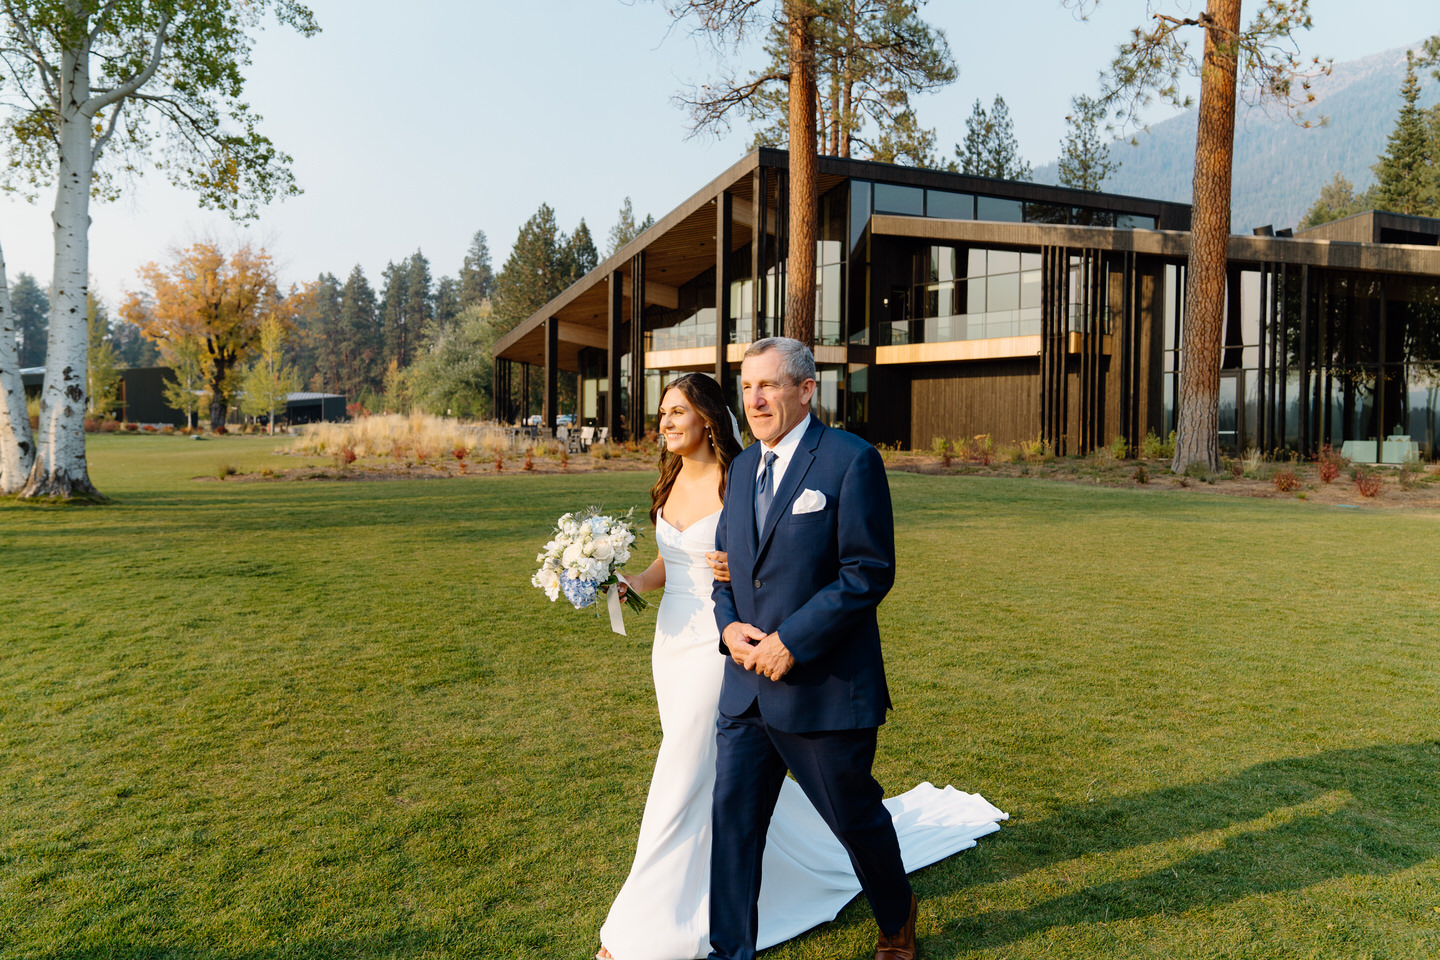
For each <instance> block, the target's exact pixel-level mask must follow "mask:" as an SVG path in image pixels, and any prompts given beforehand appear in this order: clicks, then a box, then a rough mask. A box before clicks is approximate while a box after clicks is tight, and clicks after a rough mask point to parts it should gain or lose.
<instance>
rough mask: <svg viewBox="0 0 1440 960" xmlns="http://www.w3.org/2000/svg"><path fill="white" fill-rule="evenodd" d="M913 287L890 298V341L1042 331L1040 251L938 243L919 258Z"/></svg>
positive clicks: (887, 332)
mask: <svg viewBox="0 0 1440 960" xmlns="http://www.w3.org/2000/svg"><path fill="white" fill-rule="evenodd" d="M914 263H915V266H914V278H913V283H912V286H911V288H910V289H909V290H908V291H906V290H903V289H897V290H893V291H892V295H891V297H890V298H887V300H886V305H887V309H889V310H890V319H891V321H892V322H891V323H888V324H886V327H885V336H886V337H887V339H886V341H885V342H887V343H890V344H901V343H942V342H947V341H954V340H979V339H986V338H994V337H1017V336H1032V335H1038V334H1039V333H1040V291H1041V284H1040V255H1039V254H1038V253H1028V252H1026V253H1022V252H1020V251H1016V250H1003V249H992V248H986V247H971V246H965V245H950V244H937V245H934V246H929V247H925V248H922V250H921V251H919V252H917V253H916V255H915V258H914Z"/></svg>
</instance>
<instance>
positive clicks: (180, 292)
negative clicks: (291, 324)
mask: <svg viewBox="0 0 1440 960" xmlns="http://www.w3.org/2000/svg"><path fill="white" fill-rule="evenodd" d="M139 273H140V278H141V279H142V280H143V281H144V283H145V287H146V289H144V290H143V291H140V292H131V293H130V294H129V295H128V296H127V297H126V299H125V302H124V304H123V305H122V306H121V307H120V315H121V316H122V317H124V318H125V319H126V320H128V321H129V322H130V323H133V324H135V325H136V326H137V327H139V328H140V332H141V333H142V334H144V335H145V336H146V337H148V338H149V339H151V340H154V341H156V342H157V343H160V344H162V345H171V344H180V343H183V342H185V341H193V342H195V343H198V344H199V345H200V346H201V351H202V355H203V357H204V360H205V381H206V384H207V389H208V393H209V396H210V427H211V429H216V428H218V427H221V426H223V425H224V424H225V411H226V408H227V406H228V404H229V399H230V394H231V393H232V391H233V389H234V384H233V383H232V381H233V379H234V378H233V376H232V374H234V373H236V372H237V368H238V364H239V363H240V362H241V361H242V360H244V359H245V357H246V356H247V355H248V354H249V353H250V352H251V350H252V349H254V347H255V345H256V344H257V343H258V342H259V338H260V326H261V323H262V322H263V321H264V320H265V318H266V317H267V316H272V315H279V314H281V313H282V312H283V311H284V302H283V300H282V298H281V296H280V290H279V287H278V286H277V285H276V283H275V267H274V263H273V262H272V260H271V258H270V254H268V253H266V252H265V250H264V249H263V248H256V247H252V246H250V245H249V244H245V245H244V246H241V247H239V248H238V249H236V250H235V251H233V252H232V253H230V254H228V255H227V254H226V253H225V252H224V251H223V250H222V249H221V248H220V246H219V245H218V244H215V243H209V242H205V243H196V244H192V245H191V246H189V247H187V248H186V249H184V250H180V251H177V252H176V254H175V257H174V260H173V261H172V262H171V263H170V264H169V265H168V266H166V267H161V266H158V265H157V264H155V263H148V264H146V265H145V266H143V267H141V268H140V271H139Z"/></svg>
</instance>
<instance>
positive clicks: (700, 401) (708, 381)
mask: <svg viewBox="0 0 1440 960" xmlns="http://www.w3.org/2000/svg"><path fill="white" fill-rule="evenodd" d="M671 390H679V391H680V393H681V394H682V395H684V397H685V399H686V400H688V401H690V406H691V407H692V408H694V410H695V412H696V413H698V414H700V419H702V420H704V421H705V426H706V427H707V428H708V429H709V433H710V445H711V447H712V448H713V449H714V451H715V457H716V459H718V460H719V461H720V499H721V500H722V501H723V500H724V499H725V474H726V472H727V471H728V470H729V469H730V461H731V460H734V459H735V457H736V456H738V455H739V453H740V441H739V440H737V439H736V438H735V428H734V427H733V426H732V425H731V423H730V408H729V407H728V406H726V405H725V392H724V391H723V390H721V389H720V384H718V383H716V382H715V380H713V379H712V378H710V377H708V376H706V375H705V374H703V373H687V374H685V375H684V376H683V377H676V378H675V379H674V380H671V381H670V382H669V383H667V384H666V385H665V389H664V390H662V391H660V402H661V403H664V402H665V394H667V393H669V392H670V391H671ZM683 464H684V458H683V457H680V456H678V455H676V454H673V453H671V452H670V451H669V450H661V451H660V479H659V480H656V481H655V486H653V487H651V488H650V525H651V526H654V525H655V520H656V518H657V517H658V516H659V514H660V508H661V507H663V506H664V505H665V501H666V500H668V499H669V497H670V488H671V487H673V486H675V478H676V477H677V476H679V475H680V467H681V466H682V465H683Z"/></svg>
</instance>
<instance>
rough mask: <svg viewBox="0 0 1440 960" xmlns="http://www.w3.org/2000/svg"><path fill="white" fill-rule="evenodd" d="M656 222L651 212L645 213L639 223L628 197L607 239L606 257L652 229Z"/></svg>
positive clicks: (611, 255) (613, 254)
mask: <svg viewBox="0 0 1440 960" xmlns="http://www.w3.org/2000/svg"><path fill="white" fill-rule="evenodd" d="M654 224H655V218H654V217H652V216H650V215H649V214H646V215H645V219H644V220H643V221H641V222H638V223H637V222H636V220H635V208H634V207H633V206H632V205H631V203H630V198H629V197H626V198H625V202H624V203H623V204H621V205H620V212H619V214H617V215H616V217H615V226H613V227H611V228H610V235H609V237H608V239H607V240H606V249H605V256H606V258H607V259H608V258H610V257H613V256H615V252H616V251H617V250H619V249H620V248H621V247H623V246H625V244H627V243H629V242H630V241H631V240H634V239H635V238H636V237H638V236H640V234H642V233H644V232H645V231H646V230H648V229H650V227H652V226H654Z"/></svg>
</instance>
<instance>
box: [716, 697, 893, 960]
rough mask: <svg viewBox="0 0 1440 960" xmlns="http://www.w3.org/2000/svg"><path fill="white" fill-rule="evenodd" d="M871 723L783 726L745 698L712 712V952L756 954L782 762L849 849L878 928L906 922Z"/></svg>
mask: <svg viewBox="0 0 1440 960" xmlns="http://www.w3.org/2000/svg"><path fill="white" fill-rule="evenodd" d="M876 732H877V730H876V728H875V727H867V728H862V729H858V730H835V731H826V732H821V733H787V732H785V731H782V730H776V729H774V728H773V727H770V726H768V725H767V724H766V723H765V718H764V717H762V716H761V715H760V710H759V707H758V705H756V704H754V703H752V704H751V705H750V708H749V709H747V710H745V711H744V712H743V713H742V714H741V715H740V716H738V717H732V716H727V715H726V714H725V713H723V712H722V713H721V714H720V718H719V722H718V723H717V725H716V740H717V743H718V745H719V756H718V757H717V762H716V776H715V797H714V806H713V808H712V818H711V819H712V823H713V825H714V843H713V845H712V852H711V859H710V949H711V953H710V957H711V958H712V960H751V958H753V957H754V956H755V938H756V935H757V933H758V925H759V920H758V914H759V911H758V908H757V899H758V897H759V893H760V868H761V860H762V856H763V854H764V850H765V834H766V831H767V830H768V829H769V826H770V817H771V815H772V814H773V813H774V812H775V802H776V800H777V799H778V798H779V796H780V784H781V781H783V780H784V779H785V771H786V770H787V769H788V770H789V771H790V772H791V773H793V774H794V775H795V781H796V783H798V784H799V785H800V788H801V789H802V790H804V791H805V796H807V797H808V798H809V799H810V802H811V803H813V804H814V805H815V809H816V810H817V811H818V812H819V813H820V816H821V818H823V819H824V821H825V823H826V824H828V825H829V827H830V829H831V830H832V831H834V833H835V836H836V838H837V839H839V841H840V843H841V845H842V846H843V847H844V848H845V851H846V853H848V854H849V855H850V862H851V864H853V865H854V867H855V875H856V877H857V878H858V879H859V880H860V886H861V888H862V889H863V890H864V891H865V896H866V897H867V898H868V899H869V900H870V907H871V909H872V910H873V911H874V912H875V921H876V923H878V924H879V926H880V929H881V930H884V931H886V932H887V933H891V934H893V933H896V932H898V931H899V930H900V928H901V927H903V926H904V925H905V921H906V919H907V918H908V916H909V912H910V896H911V894H910V881H909V880H908V879H907V878H906V876H905V866H904V863H903V862H902V860H901V858H900V843H899V841H898V840H897V839H896V837H895V825H894V823H893V822H892V821H891V819H890V811H889V810H887V809H886V808H885V804H884V803H883V802H882V800H883V797H884V792H883V791H882V790H881V788H880V784H878V783H876V782H875V778H874V777H873V776H871V774H870V767H871V764H872V763H873V762H874V760H875V738H876Z"/></svg>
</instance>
